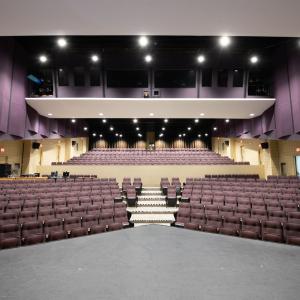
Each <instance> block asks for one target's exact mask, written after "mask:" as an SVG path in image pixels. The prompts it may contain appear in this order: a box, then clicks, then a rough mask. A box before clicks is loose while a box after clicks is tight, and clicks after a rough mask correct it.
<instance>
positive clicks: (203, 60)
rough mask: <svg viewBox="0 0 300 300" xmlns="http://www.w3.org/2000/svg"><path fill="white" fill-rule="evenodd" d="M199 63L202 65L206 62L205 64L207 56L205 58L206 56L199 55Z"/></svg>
mask: <svg viewBox="0 0 300 300" xmlns="http://www.w3.org/2000/svg"><path fill="white" fill-rule="evenodd" d="M197 61H198V63H200V64H202V63H204V62H205V56H204V55H199V56H198V57H197Z"/></svg>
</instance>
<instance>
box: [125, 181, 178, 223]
mask: <svg viewBox="0 0 300 300" xmlns="http://www.w3.org/2000/svg"><path fill="white" fill-rule="evenodd" d="M127 210H128V211H129V212H131V214H132V215H131V218H130V221H131V222H132V223H134V226H141V225H149V224H160V225H167V226H170V224H171V223H173V222H174V221H175V218H174V213H175V212H177V210H178V208H177V207H166V196H164V195H163V194H162V192H161V190H160V188H159V187H146V188H143V190H142V193H141V195H140V196H138V202H137V206H136V207H128V208H127Z"/></svg>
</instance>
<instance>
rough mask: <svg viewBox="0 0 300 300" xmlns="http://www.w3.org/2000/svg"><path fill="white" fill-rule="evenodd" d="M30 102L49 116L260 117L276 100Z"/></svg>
mask: <svg viewBox="0 0 300 300" xmlns="http://www.w3.org/2000/svg"><path fill="white" fill-rule="evenodd" d="M26 102H27V103H28V104H29V105H30V106H31V107H32V108H34V109H35V110H36V111H37V112H38V113H39V114H41V115H43V116H46V117H49V118H85V119H86V118H173V119H175V118H178V119H179V118H201V117H202V118H207V119H208V118H209V119H226V118H228V119H249V118H252V117H253V116H260V115H261V114H262V113H263V112H264V111H265V110H266V109H268V108H269V107H271V106H272V105H273V104H274V103H275V99H269V98H268V99H262V98H259V99H252V98H248V99H247V98H246V99H245V98H232V99H228V98H222V99H198V98H184V99H182V98H181V99H179V98H175V99H174V98H156V99H155V98H151V99H144V98H26ZM48 114H52V115H50V116H49V115H48ZM201 114H204V116H203V115H201ZM250 114H251V115H250ZM252 114H253V115H252Z"/></svg>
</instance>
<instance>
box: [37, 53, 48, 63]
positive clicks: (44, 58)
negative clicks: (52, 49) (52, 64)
mask: <svg viewBox="0 0 300 300" xmlns="http://www.w3.org/2000/svg"><path fill="white" fill-rule="evenodd" d="M39 60H40V62H41V63H43V64H44V63H46V62H47V61H48V57H47V56H46V55H40V57H39Z"/></svg>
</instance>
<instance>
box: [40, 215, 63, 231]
mask: <svg viewBox="0 0 300 300" xmlns="http://www.w3.org/2000/svg"><path fill="white" fill-rule="evenodd" d="M62 230H63V222H62V220H61V219H52V220H46V221H45V224H44V232H45V234H46V235H49V234H50V233H51V232H53V231H56V232H58V231H62Z"/></svg>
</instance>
